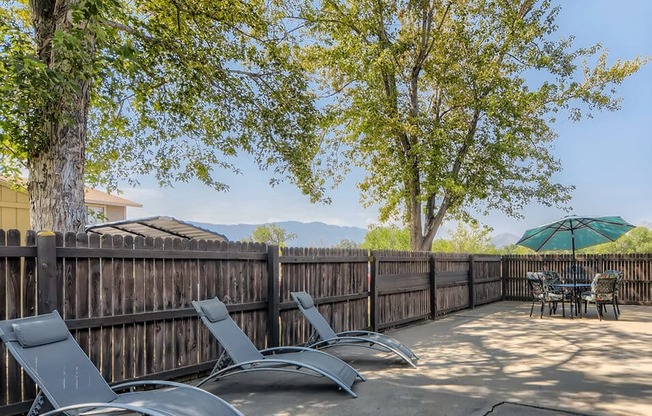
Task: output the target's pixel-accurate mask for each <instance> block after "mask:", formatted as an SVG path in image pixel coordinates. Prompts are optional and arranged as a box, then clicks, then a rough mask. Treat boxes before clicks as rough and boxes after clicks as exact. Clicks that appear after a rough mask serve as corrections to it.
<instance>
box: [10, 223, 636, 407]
mask: <svg viewBox="0 0 652 416" xmlns="http://www.w3.org/2000/svg"><path fill="white" fill-rule="evenodd" d="M20 241H21V239H20V234H19V233H18V232H17V231H8V232H5V231H2V230H0V319H12V318H16V317H23V316H32V315H35V314H37V313H47V312H50V311H52V310H54V309H56V310H58V311H59V312H60V313H61V314H62V316H63V317H64V319H65V320H66V324H67V325H68V327H69V329H70V331H71V333H72V334H73V336H74V337H75V338H76V339H77V341H78V342H79V344H80V346H81V347H82V349H83V350H84V351H85V352H86V353H87V354H88V356H89V357H90V359H91V360H92V361H93V362H94V363H95V365H96V366H97V367H98V369H99V371H100V372H101V373H102V375H103V376H104V377H105V378H106V379H107V380H108V381H109V382H112V383H116V382H121V381H124V380H133V379H151V378H163V379H170V378H179V377H188V376H190V377H195V376H197V375H198V374H201V373H204V372H206V371H208V370H210V369H211V368H212V367H213V365H214V363H215V360H216V359H217V358H218V357H219V355H220V354H221V352H222V349H221V348H220V347H219V345H218V344H217V342H216V341H215V339H214V338H213V336H212V335H210V334H209V332H208V330H206V329H205V326H204V325H203V324H202V323H201V321H200V320H199V319H198V318H197V316H196V313H195V311H194V309H193V308H192V306H191V302H192V300H195V299H209V298H213V297H215V296H218V297H219V298H220V299H221V300H223V301H224V302H225V303H226V304H227V306H228V308H229V311H230V312H231V316H232V317H233V319H234V320H235V321H236V322H237V323H238V325H239V326H240V327H241V328H242V329H243V330H244V332H245V333H246V334H247V335H248V336H249V337H250V338H251V339H252V340H253V342H254V343H255V344H256V345H257V347H258V348H263V347H270V346H277V345H296V344H300V343H303V342H305V341H306V340H307V338H308V336H309V335H310V328H309V327H308V324H307V321H306V320H305V318H303V316H302V315H300V314H299V312H298V310H297V309H296V306H295V305H294V303H293V302H292V301H291V298H290V292H292V291H298V290H305V291H307V292H308V293H310V294H311V295H312V296H313V298H315V301H316V303H317V305H318V308H319V310H320V312H321V313H322V314H323V315H324V316H325V317H326V319H327V320H328V321H329V322H330V323H331V325H332V326H333V328H334V329H335V330H336V331H343V330H355V329H366V328H369V327H372V328H374V329H379V328H381V329H382V328H388V327H390V326H396V325H402V324H406V323H409V322H413V321H417V320H423V319H426V318H428V317H436V316H437V315H441V314H444V313H448V312H450V311H454V310H459V309H463V308H466V307H473V306H474V305H475V304H476V303H478V304H479V303H483V302H489V301H492V300H499V299H500V298H501V294H500V293H498V295H497V294H496V287H500V285H499V280H498V278H499V277H500V275H501V272H500V261H498V258H497V257H487V256H469V255H454V254H453V255H451V254H445V255H443V254H432V253H419V252H413V253H412V252H390V251H378V252H374V253H373V255H372V256H370V254H369V252H368V251H366V250H336V249H307V248H287V249H283V250H282V252H281V251H279V248H278V247H276V246H265V245H260V244H249V243H226V242H213V241H203V240H200V241H187V240H181V239H161V238H156V239H154V238H143V237H141V236H138V237H121V236H108V235H105V236H99V235H96V234H74V233H69V234H65V235H61V234H54V233H49V234H48V233H43V234H39V236H36V235H35V234H34V233H33V232H29V233H28V234H27V235H26V242H27V245H26V246H19V244H20ZM37 260H38V261H37ZM641 270H643V269H641ZM497 282H498V286H496V284H497ZM435 288H436V290H435ZM0 369H2V370H3V373H2V375H1V376H0V414H3V415H14V414H19V413H21V412H25V411H26V410H27V409H28V408H29V403H30V401H31V399H32V398H33V397H34V396H35V393H36V388H35V386H34V384H33V383H32V382H31V381H30V380H29V379H28V378H27V377H25V376H24V375H23V374H22V371H21V369H20V367H19V366H18V364H17V363H16V362H15V361H14V360H13V358H11V357H9V356H8V354H7V352H6V351H5V348H4V345H2V346H0Z"/></svg>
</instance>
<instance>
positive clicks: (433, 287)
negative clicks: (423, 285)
mask: <svg viewBox="0 0 652 416" xmlns="http://www.w3.org/2000/svg"><path fill="white" fill-rule="evenodd" d="M436 264H437V261H436V260H435V255H434V254H432V253H431V254H430V319H432V320H435V319H437V273H436V272H435V266H436Z"/></svg>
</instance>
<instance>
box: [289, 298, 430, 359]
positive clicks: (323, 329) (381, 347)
mask: <svg viewBox="0 0 652 416" xmlns="http://www.w3.org/2000/svg"><path fill="white" fill-rule="evenodd" d="M291 296H292V299H294V301H295V302H296V304H297V306H299V310H300V311H301V313H302V314H303V315H304V316H305V317H306V319H308V322H310V325H312V328H313V333H312V335H311V336H310V339H309V340H308V342H307V343H306V346H307V347H310V348H316V349H322V348H328V347H335V346H338V345H340V346H342V345H346V346H349V345H351V346H359V347H365V348H370V349H375V350H378V351H383V352H392V353H394V354H396V355H397V356H399V357H400V358H401V359H402V360H403V361H405V362H406V363H408V364H410V365H411V366H412V367H414V368H416V361H417V360H418V359H419V357H417V355H416V354H415V353H414V352H412V350H410V348H408V347H407V346H406V345H404V344H403V343H401V342H400V341H399V340H397V339H394V338H392V337H390V336H387V335H383V334H379V333H377V332H370V331H345V332H339V333H336V332H335V331H334V330H333V328H332V327H331V326H330V325H329V323H328V322H327V321H326V319H324V317H323V316H322V314H321V313H319V311H318V310H317V307H316V306H315V302H314V300H313V299H312V296H310V295H309V294H308V293H306V292H292V293H291Z"/></svg>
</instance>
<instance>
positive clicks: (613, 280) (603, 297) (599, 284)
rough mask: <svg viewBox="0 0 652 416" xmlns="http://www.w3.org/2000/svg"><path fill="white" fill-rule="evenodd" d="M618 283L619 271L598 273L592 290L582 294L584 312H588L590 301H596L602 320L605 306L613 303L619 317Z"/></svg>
mask: <svg viewBox="0 0 652 416" xmlns="http://www.w3.org/2000/svg"><path fill="white" fill-rule="evenodd" d="M617 284H618V274H617V273H613V272H610V273H607V272H605V273H597V274H596V275H595V277H594V278H593V282H592V283H591V290H590V291H587V292H584V293H582V295H581V299H582V300H583V301H584V313H586V311H587V308H588V304H589V303H595V307H596V309H597V311H598V317H599V318H600V320H602V318H603V317H604V309H605V306H606V305H608V304H611V306H612V307H613V310H614V317H615V318H616V319H618V311H617V310H616V295H615V293H616V286H617Z"/></svg>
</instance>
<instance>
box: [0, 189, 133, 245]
mask: <svg viewBox="0 0 652 416" xmlns="http://www.w3.org/2000/svg"><path fill="white" fill-rule="evenodd" d="M103 207H104V213H105V215H106V219H105V221H120V220H124V219H126V218H127V207H123V206H114V205H103ZM0 229H2V230H5V231H6V230H11V229H16V230H19V231H20V235H21V237H22V238H23V241H24V238H25V233H26V232H27V230H29V196H28V195H27V192H24V191H15V190H13V189H11V187H10V186H8V185H7V184H6V183H5V182H4V181H0Z"/></svg>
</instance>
